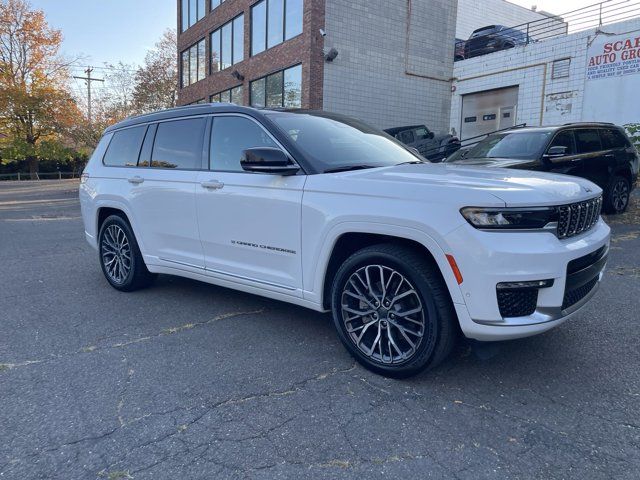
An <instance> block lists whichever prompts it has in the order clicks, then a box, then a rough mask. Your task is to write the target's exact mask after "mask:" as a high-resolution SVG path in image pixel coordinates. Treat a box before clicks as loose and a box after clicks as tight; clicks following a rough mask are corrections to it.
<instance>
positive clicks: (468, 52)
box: [464, 25, 532, 58]
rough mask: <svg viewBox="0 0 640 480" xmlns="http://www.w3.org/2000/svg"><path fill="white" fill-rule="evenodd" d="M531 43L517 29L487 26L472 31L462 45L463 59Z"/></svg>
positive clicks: (529, 39)
mask: <svg viewBox="0 0 640 480" xmlns="http://www.w3.org/2000/svg"><path fill="white" fill-rule="evenodd" d="M531 41H532V39H531V38H530V37H529V36H528V35H527V34H526V33H524V32H522V31H520V30H518V29H517V28H512V27H505V26H504V25H489V26H488V27H482V28H479V29H477V30H474V32H473V33H472V34H471V36H470V37H469V40H467V41H466V43H465V45H464V58H473V57H479V56H480V55H486V54H487V53H493V52H498V51H500V50H507V49H509V48H513V47H517V46H518V45H527V44H528V43H531Z"/></svg>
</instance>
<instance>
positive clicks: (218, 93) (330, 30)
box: [177, 0, 457, 130]
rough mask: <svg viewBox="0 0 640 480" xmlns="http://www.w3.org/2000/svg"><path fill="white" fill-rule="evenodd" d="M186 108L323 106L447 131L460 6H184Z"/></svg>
mask: <svg viewBox="0 0 640 480" xmlns="http://www.w3.org/2000/svg"><path fill="white" fill-rule="evenodd" d="M177 8H178V27H179V28H178V31H179V32H180V33H179V35H178V55H179V63H180V87H181V88H180V94H179V103H180V104H182V105H185V104H190V103H196V102H209V101H227V102H233V103H238V104H243V105H252V106H269V107H278V106H285V107H302V108H322V109H325V110H330V111H333V112H338V113H344V114H348V115H352V116H355V117H358V118H361V119H363V120H365V121H368V122H370V123H372V124H374V125H376V126H378V127H381V128H385V127H390V126H396V125H404V124H411V123H426V124H427V125H429V126H430V127H431V128H433V129H436V130H447V129H448V127H449V117H450V108H451V80H452V77H453V49H454V39H455V33H456V14H457V1H455V0H178V2H177Z"/></svg>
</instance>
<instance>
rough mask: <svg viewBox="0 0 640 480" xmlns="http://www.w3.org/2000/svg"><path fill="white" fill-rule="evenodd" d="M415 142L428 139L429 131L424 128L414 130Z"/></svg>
mask: <svg viewBox="0 0 640 480" xmlns="http://www.w3.org/2000/svg"><path fill="white" fill-rule="evenodd" d="M415 135H416V140H427V139H428V138H429V130H427V128H426V127H420V128H416V129H415Z"/></svg>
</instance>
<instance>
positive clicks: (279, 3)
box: [251, 0, 304, 55]
mask: <svg viewBox="0 0 640 480" xmlns="http://www.w3.org/2000/svg"><path fill="white" fill-rule="evenodd" d="M303 7H304V5H303V0H262V1H261V2H258V3H256V4H255V5H254V6H253V7H252V8H251V55H256V54H258V53H260V52H263V51H264V50H266V49H267V48H271V47H275V46H276V45H279V44H280V43H282V42H284V41H285V40H289V39H291V38H293V37H295V36H297V35H300V34H301V33H302V28H303Z"/></svg>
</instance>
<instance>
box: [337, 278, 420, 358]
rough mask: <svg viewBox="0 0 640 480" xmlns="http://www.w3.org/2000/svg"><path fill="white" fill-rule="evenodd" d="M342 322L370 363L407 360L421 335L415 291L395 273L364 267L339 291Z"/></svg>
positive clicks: (418, 303)
mask: <svg viewBox="0 0 640 480" xmlns="http://www.w3.org/2000/svg"><path fill="white" fill-rule="evenodd" d="M341 308H342V320H343V322H344V324H345V328H346V330H347V332H348V334H349V338H350V339H351V341H352V342H353V343H354V344H355V345H356V346H357V348H358V349H359V350H360V351H361V352H362V353H363V354H364V355H366V356H367V357H368V358H370V359H371V360H372V361H374V362H377V363H381V364H393V363H402V362H404V361H406V360H408V359H410V358H411V357H412V356H413V355H414V354H415V353H416V349H417V348H418V347H419V345H420V343H421V342H422V339H423V337H424V334H425V318H424V317H425V312H424V309H423V307H422V302H421V301H420V297H419V296H418V293H417V292H416V290H415V288H414V287H413V285H412V284H411V282H409V281H408V280H407V279H406V278H405V277H404V276H403V275H402V274H400V273H399V272H398V271H396V270H394V269H392V268H389V267H387V266H382V265H367V266H364V267H362V268H360V269H359V270H357V271H356V272H354V273H353V274H352V275H351V276H350V277H349V279H348V280H347V283H346V285H345V287H344V289H343V291H342V305H341Z"/></svg>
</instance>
